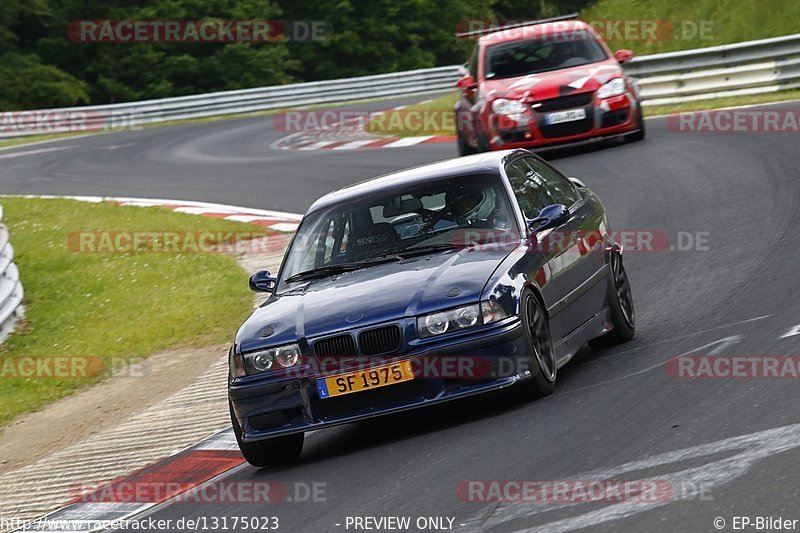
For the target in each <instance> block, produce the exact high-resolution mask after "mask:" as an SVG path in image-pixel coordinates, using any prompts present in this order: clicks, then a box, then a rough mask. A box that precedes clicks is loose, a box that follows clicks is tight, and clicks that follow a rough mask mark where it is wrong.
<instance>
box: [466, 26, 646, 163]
mask: <svg viewBox="0 0 800 533" xmlns="http://www.w3.org/2000/svg"><path fill="white" fill-rule="evenodd" d="M632 58H633V52H631V51H630V50H618V51H617V52H616V53H614V54H612V53H611V51H610V50H609V48H608V46H606V44H605V43H604V42H603V40H602V39H601V38H600V36H599V35H598V34H597V33H596V32H595V31H594V29H592V27H591V26H590V25H588V24H586V23H584V22H581V21H577V20H570V21H554V22H540V23H535V24H534V25H524V26H521V27H508V28H505V29H500V30H499V31H495V32H493V33H490V34H488V35H484V36H483V37H481V38H480V39H479V40H478V41H477V43H476V44H475V47H474V49H473V52H472V56H471V59H470V61H469V63H468V65H467V68H466V70H467V72H465V75H464V77H462V78H461V79H460V80H459V81H458V82H457V83H456V86H457V87H458V88H459V89H460V90H461V98H460V99H459V101H458V103H457V104H456V108H455V110H456V129H457V139H458V150H459V153H460V154H461V155H466V154H471V153H475V152H483V151H488V150H499V149H508V148H523V147H524V148H537V147H543V146H551V145H556V144H562V143H572V142H576V141H583V140H587V139H590V138H595V137H607V136H617V135H624V136H625V138H626V139H628V140H641V139H643V138H644V120H643V117H642V111H641V106H640V102H641V99H640V96H639V88H638V84H636V83H635V82H634V81H633V80H632V79H631V78H629V77H628V76H626V75H625V72H624V71H623V70H622V66H621V64H622V63H626V62H627V61H630V60H631V59H632Z"/></svg>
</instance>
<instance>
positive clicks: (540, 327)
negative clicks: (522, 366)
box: [519, 290, 558, 400]
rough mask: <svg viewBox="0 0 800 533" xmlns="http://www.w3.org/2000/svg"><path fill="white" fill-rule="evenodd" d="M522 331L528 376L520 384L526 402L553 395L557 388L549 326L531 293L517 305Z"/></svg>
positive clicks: (524, 293) (527, 292)
mask: <svg viewBox="0 0 800 533" xmlns="http://www.w3.org/2000/svg"><path fill="white" fill-rule="evenodd" d="M520 306H521V308H522V327H523V328H524V332H523V334H524V335H525V343H526V345H527V348H528V358H529V360H528V366H529V370H530V372H531V376H530V377H529V378H528V379H527V380H525V381H522V382H520V384H519V385H520V392H521V395H522V397H523V399H525V400H535V399H536V398H541V397H542V396H547V395H549V394H551V393H552V392H553V389H554V388H555V384H556V374H557V373H558V367H557V365H556V354H555V350H554V349H553V342H552V340H551V338H550V322H549V321H548V319H547V315H545V313H544V309H543V308H542V305H541V303H539V300H538V299H537V298H536V296H534V294H533V292H532V291H530V290H526V291H525V292H523V293H522V299H521V301H520Z"/></svg>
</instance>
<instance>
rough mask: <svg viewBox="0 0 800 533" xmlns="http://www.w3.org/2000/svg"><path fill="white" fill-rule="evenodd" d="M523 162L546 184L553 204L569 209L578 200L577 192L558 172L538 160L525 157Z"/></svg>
mask: <svg viewBox="0 0 800 533" xmlns="http://www.w3.org/2000/svg"><path fill="white" fill-rule="evenodd" d="M525 161H527V163H528V164H529V165H530V166H531V167H533V170H534V171H535V172H536V174H538V175H539V176H540V177H541V178H542V179H543V180H544V182H545V183H546V184H547V188H548V190H549V191H550V194H551V195H552V196H553V199H554V200H555V201H554V202H553V203H555V204H564V205H565V206H567V207H570V206H571V205H573V204H574V203H575V202H577V201H578V200H579V199H580V196H579V195H578V191H576V190H575V187H573V185H572V182H570V181H569V180H568V179H567V178H565V177H564V176H563V175H562V174H561V173H560V172H559V171H557V170H556V169H554V168H553V167H551V166H550V165H548V164H547V163H544V162H542V161H539V160H538V159H534V158H532V157H526V158H525Z"/></svg>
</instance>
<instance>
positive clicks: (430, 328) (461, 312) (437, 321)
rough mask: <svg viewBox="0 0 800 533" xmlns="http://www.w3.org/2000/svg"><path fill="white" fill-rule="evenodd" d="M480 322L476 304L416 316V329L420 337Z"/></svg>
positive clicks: (431, 335) (439, 333) (455, 329)
mask: <svg viewBox="0 0 800 533" xmlns="http://www.w3.org/2000/svg"><path fill="white" fill-rule="evenodd" d="M480 322H481V310H480V306H479V305H478V304H472V305H465V306H464V307H456V308H455V309H448V310H447V311H439V312H437V313H431V314H430V315H424V316H421V317H419V318H417V331H418V332H419V336H420V338H422V339H424V338H427V337H433V336H434V335H441V334H442V333H447V332H448V331H458V330H460V329H466V328H471V327H472V326H477V325H478V324H480Z"/></svg>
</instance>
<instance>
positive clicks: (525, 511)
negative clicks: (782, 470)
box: [467, 424, 800, 533]
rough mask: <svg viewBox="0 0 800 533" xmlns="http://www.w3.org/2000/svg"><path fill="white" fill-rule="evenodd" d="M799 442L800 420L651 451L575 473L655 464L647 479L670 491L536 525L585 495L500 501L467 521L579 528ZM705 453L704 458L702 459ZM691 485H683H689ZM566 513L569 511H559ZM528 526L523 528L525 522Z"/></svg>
mask: <svg viewBox="0 0 800 533" xmlns="http://www.w3.org/2000/svg"><path fill="white" fill-rule="evenodd" d="M798 447H800V424H793V425H789V426H782V427H778V428H774V429H768V430H765V431H760V432H758V433H750V434H747V435H740V436H737V437H731V438H727V439H723V440H718V441H716V442H709V443H706V444H700V445H698V446H693V447H691V448H683V449H680V450H675V451H671V452H666V453H661V454H658V455H651V456H649V457H645V458H644V459H639V460H636V461H631V462H628V463H624V464H620V465H617V466H613V467H611V468H604V469H598V470H594V471H591V472H586V473H582V474H578V475H576V476H571V478H572V479H574V480H581V481H583V482H589V481H594V480H596V481H598V482H601V483H602V482H603V481H604V480H614V479H630V478H631V477H634V478H635V477H636V476H637V474H635V473H636V472H642V471H647V470H653V471H654V472H653V473H652V474H649V475H648V478H649V479H651V480H652V479H657V480H658V481H659V482H660V483H663V484H665V485H666V486H668V487H671V488H672V494H671V495H667V494H659V495H657V497H656V498H653V499H652V501H651V500H646V501H645V500H644V499H637V498H633V499H632V501H622V502H619V500H615V499H614V498H609V500H608V501H607V502H605V503H608V505H603V503H604V502H602V501H599V502H596V505H597V506H600V507H599V508H595V509H593V510H590V511H587V512H583V513H581V512H580V511H578V514H576V515H574V516H570V517H567V518H562V519H556V520H554V521H551V522H548V523H545V524H541V525H538V526H535V527H534V526H533V525H532V524H531V518H532V517H533V516H535V515H538V514H542V513H547V512H552V511H555V510H557V509H565V508H570V507H577V506H580V505H581V504H582V503H584V502H585V499H581V498H575V499H574V500H573V501H570V500H569V499H567V501H563V502H559V501H530V502H518V501H514V502H510V503H505V502H501V503H499V504H497V505H495V506H493V507H492V508H491V509H490V510H489V511H488V512H482V513H480V514H479V515H476V516H474V517H473V518H471V519H470V520H468V521H467V525H468V526H471V527H473V528H477V529H478V530H482V531H487V530H495V529H497V530H499V529H502V530H504V531H510V532H511V531H513V532H520V533H521V532H523V531H525V532H537V533H545V532H547V533H556V532H562V531H564V532H565V531H574V530H576V529H582V528H588V527H593V526H594V527H596V526H597V525H598V524H602V523H604V522H610V521H613V520H619V519H621V518H625V517H628V516H632V515H636V514H639V513H642V512H644V511H649V510H651V509H654V508H657V507H662V506H664V505H668V504H671V503H674V502H677V501H682V500H692V499H695V498H696V497H697V490H702V491H711V489H712V488H715V487H719V486H721V485H726V484H729V483H731V482H733V481H735V480H736V479H737V478H740V477H741V476H743V475H745V474H746V473H748V472H749V471H750V470H751V469H752V468H753V467H754V466H755V465H756V463H758V462H759V461H763V460H764V459H767V458H770V457H772V456H775V455H777V454H780V453H785V452H787V451H791V450H795V449H797V448H798ZM703 458H707V459H706V462H705V463H701V462H699V460H700V459H703ZM645 481H646V480H645ZM687 488H688V489H692V490H688V491H687V490H685V489H687ZM561 514H562V515H563V514H566V512H562V513H561ZM523 522H524V523H525V527H524V529H519V526H520V524H521V523H523Z"/></svg>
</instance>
